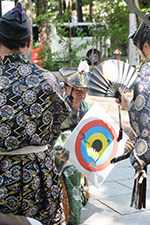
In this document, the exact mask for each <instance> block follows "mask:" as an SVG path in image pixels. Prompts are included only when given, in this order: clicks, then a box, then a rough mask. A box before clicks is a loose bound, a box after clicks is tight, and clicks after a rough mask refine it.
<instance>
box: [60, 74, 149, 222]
mask: <svg viewBox="0 0 150 225" xmlns="http://www.w3.org/2000/svg"><path fill="white" fill-rule="evenodd" d="M57 75H58V74H57ZM129 98H132V93H129ZM86 100H87V101H88V102H90V103H93V102H94V101H97V102H99V104H100V105H101V106H102V107H103V108H104V109H105V111H106V112H107V113H108V114H109V115H110V116H111V117H112V118H113V119H114V120H115V122H116V123H118V124H119V114H118V106H117V104H116V103H115V100H114V99H113V98H102V97H92V96H87V98H86ZM121 118H122V126H123V128H124V131H125V132H126V133H127V134H128V130H129V118H128V113H127V112H125V111H123V110H122V111H121ZM133 176H134V169H133V167H132V166H131V165H130V162H129V159H126V160H124V161H121V162H118V163H117V164H116V165H115V167H114V168H113V169H112V171H111V172H110V174H109V175H108V177H107V178H106V179H105V181H104V182H103V184H102V185H101V186H100V188H99V189H97V188H96V187H95V186H94V185H92V184H91V183H90V182H89V192H90V194H91V195H92V196H91V198H90V200H89V202H88V203H87V204H86V206H84V207H83V208H82V211H81V224H82V225H149V224H150V166H148V179H147V197H146V209H143V210H136V209H134V208H132V207H130V201H131V195H132V188H133V183H134V180H133Z"/></svg>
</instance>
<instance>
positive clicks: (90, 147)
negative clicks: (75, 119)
mask: <svg viewBox="0 0 150 225" xmlns="http://www.w3.org/2000/svg"><path fill="white" fill-rule="evenodd" d="M117 149H118V142H117V134H116V132H115V130H114V128H113V127H112V125H110V124H109V123H107V122H105V121H103V120H93V121H90V122H88V123H87V124H86V125H84V126H83V127H82V128H81V130H80V131H79V133H78V136H77V138H76V141H75V154H76V157H77V160H78V162H79V163H80V165H81V166H82V167H83V168H84V169H86V170H88V171H93V172H96V171H101V170H103V169H105V168H107V167H108V166H109V165H110V160H111V159H112V158H114V157H115V156H116V153H117Z"/></svg>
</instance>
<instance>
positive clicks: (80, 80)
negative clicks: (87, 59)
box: [59, 67, 90, 89]
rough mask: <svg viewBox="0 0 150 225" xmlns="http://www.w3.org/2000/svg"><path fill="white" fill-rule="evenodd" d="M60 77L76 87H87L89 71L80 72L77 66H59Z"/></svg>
mask: <svg viewBox="0 0 150 225" xmlns="http://www.w3.org/2000/svg"><path fill="white" fill-rule="evenodd" d="M59 72H60V75H61V77H62V78H63V80H64V81H65V83H67V84H68V85H69V86H71V87H74V88H76V89H82V88H84V89H88V82H89V76H90V72H85V71H83V72H80V71H79V70H78V69H77V68H70V67H69V68H61V69H60V70H59Z"/></svg>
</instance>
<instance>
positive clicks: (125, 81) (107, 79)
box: [88, 59, 138, 98]
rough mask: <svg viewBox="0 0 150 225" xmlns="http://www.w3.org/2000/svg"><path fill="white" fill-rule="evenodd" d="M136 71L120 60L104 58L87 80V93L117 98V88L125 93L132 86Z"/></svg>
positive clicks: (136, 74)
mask: <svg viewBox="0 0 150 225" xmlns="http://www.w3.org/2000/svg"><path fill="white" fill-rule="evenodd" d="M137 76H138V72H137V71H136V69H135V68H134V67H133V66H131V65H129V64H128V63H125V62H123V61H120V60H111V59H110V60H105V61H103V62H102V63H100V64H99V65H98V66H97V67H96V68H95V69H94V71H93V72H92V74H91V77H90V80H89V91H88V94H89V95H94V96H102V97H114V98H119V97H120V94H119V92H118V88H119V87H121V89H122V91H123V92H124V93H126V92H127V91H128V90H129V89H131V88H132V86H133V84H134V82H135V80H136V78H137Z"/></svg>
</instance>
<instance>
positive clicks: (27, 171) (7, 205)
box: [0, 2, 70, 225]
mask: <svg viewBox="0 0 150 225" xmlns="http://www.w3.org/2000/svg"><path fill="white" fill-rule="evenodd" d="M30 44H31V31H30V25H29V23H28V21H27V16H26V15H25V14H24V12H23V10H22V5H21V3H19V2H18V3H17V5H16V7H14V8H13V9H12V10H10V11H9V12H7V13H6V14H4V15H3V16H2V17H1V18H0V55H1V58H2V62H1V64H0V212H1V213H4V214H10V215H24V216H26V217H29V218H34V219H36V220H38V221H40V222H41V223H42V224H46V225H48V224H55V225H58V224H62V215H63V214H62V213H63V211H62V207H61V205H62V204H61V202H62V195H63V193H62V187H61V184H60V178H59V174H58V170H57V168H56V166H55V163H54V161H53V157H52V153H51V151H52V149H53V146H54V144H55V142H56V140H57V138H58V136H59V134H60V126H61V124H62V122H63V121H64V120H65V119H66V118H67V116H68V115H69V113H70V108H69V106H68V105H67V104H66V102H65V101H64V99H63V98H62V97H61V92H60V88H59V83H58V80H57V79H56V77H55V76H54V75H53V74H52V73H51V72H49V71H47V70H45V69H42V68H41V67H40V66H38V65H36V64H34V63H31V62H30V61H29V60H28V58H27V56H28V53H29V47H30Z"/></svg>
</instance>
